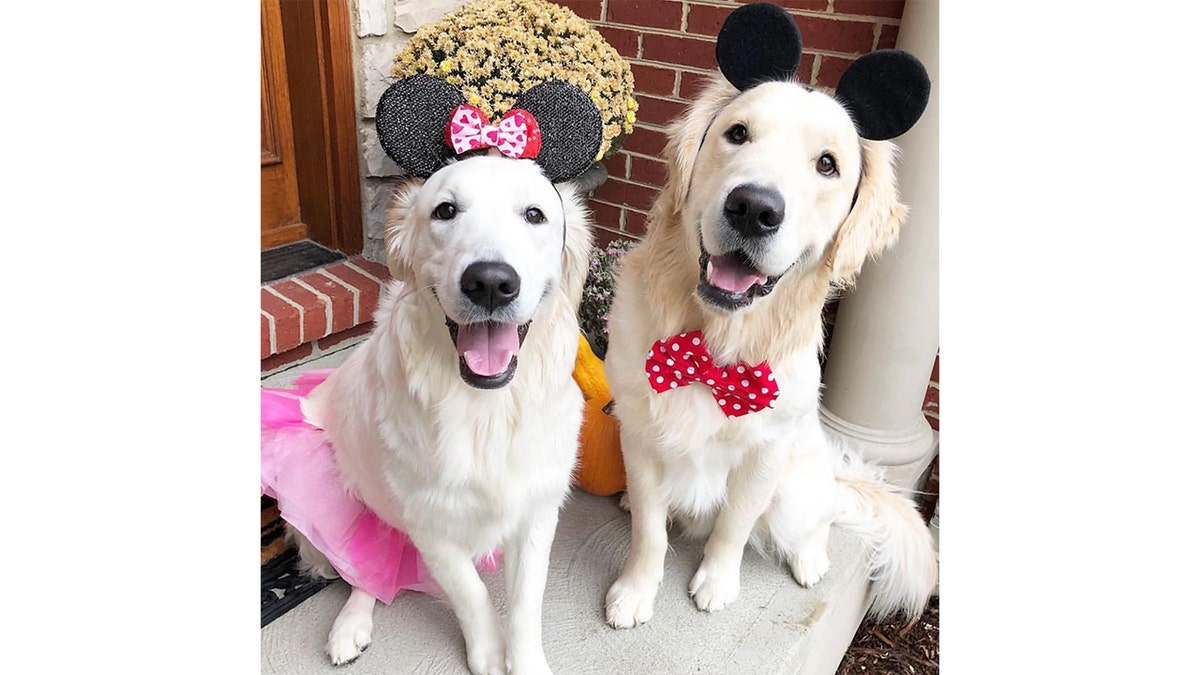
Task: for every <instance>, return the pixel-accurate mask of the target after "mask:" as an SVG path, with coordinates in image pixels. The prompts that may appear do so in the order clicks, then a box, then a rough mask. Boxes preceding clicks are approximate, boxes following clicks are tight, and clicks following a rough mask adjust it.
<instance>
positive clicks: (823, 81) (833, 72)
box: [817, 54, 854, 89]
mask: <svg viewBox="0 0 1200 675" xmlns="http://www.w3.org/2000/svg"><path fill="white" fill-rule="evenodd" d="M851 63H854V59H843V58H841V57H840V56H829V55H828V54H822V55H821V69H820V70H818V71H817V86H820V87H829V88H830V89H834V88H837V83H838V80H840V79H841V78H842V73H845V72H846V69H847V68H849V67H850V64H851Z"/></svg>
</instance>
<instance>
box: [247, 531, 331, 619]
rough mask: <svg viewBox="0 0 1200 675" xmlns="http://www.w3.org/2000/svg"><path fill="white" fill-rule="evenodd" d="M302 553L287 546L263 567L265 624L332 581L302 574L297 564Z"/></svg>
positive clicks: (263, 611)
mask: <svg viewBox="0 0 1200 675" xmlns="http://www.w3.org/2000/svg"><path fill="white" fill-rule="evenodd" d="M299 561H300V553H299V552H298V551H297V550H296V549H295V548H288V549H287V550H285V551H284V552H283V553H282V554H281V555H279V556H276V557H275V558H273V559H272V560H271V562H269V563H267V564H266V565H263V566H262V626H259V627H260V628H262V627H265V626H266V625H267V624H269V623H271V622H272V621H274V620H275V619H278V618H279V617H281V616H283V615H284V614H286V613H287V612H288V611H289V610H291V609H292V608H294V607H296V606H297V605H299V604H300V603H302V602H304V601H305V600H307V599H309V598H311V597H312V596H314V595H316V594H317V591H319V590H321V589H323V588H325V587H326V586H328V585H329V584H331V583H333V582H332V581H331V580H328V579H314V578H312V577H310V576H308V575H307V574H302V573H300V571H299V570H298V569H297V567H296V565H297V563H299Z"/></svg>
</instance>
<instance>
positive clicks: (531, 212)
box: [525, 206, 546, 225]
mask: <svg viewBox="0 0 1200 675" xmlns="http://www.w3.org/2000/svg"><path fill="white" fill-rule="evenodd" d="M525 222H527V223H529V224H530V225H541V224H542V223H544V222H546V214H544V213H542V210H541V209H539V208H537V207H535V206H531V207H529V208H527V209H525Z"/></svg>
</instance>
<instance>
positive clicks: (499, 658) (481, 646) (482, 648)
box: [467, 639, 508, 675]
mask: <svg viewBox="0 0 1200 675" xmlns="http://www.w3.org/2000/svg"><path fill="white" fill-rule="evenodd" d="M467 667H468V668H470V669H471V675H505V674H506V673H507V672H508V668H507V667H506V665H505V662H504V641H503V640H495V639H491V640H476V641H475V644H471V645H467Z"/></svg>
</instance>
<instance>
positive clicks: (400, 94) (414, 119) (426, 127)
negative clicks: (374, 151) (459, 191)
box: [375, 75, 467, 178]
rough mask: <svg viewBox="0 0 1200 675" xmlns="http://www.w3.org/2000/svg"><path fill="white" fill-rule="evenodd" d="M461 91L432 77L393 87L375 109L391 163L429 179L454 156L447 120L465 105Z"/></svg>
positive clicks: (379, 130)
mask: <svg viewBox="0 0 1200 675" xmlns="http://www.w3.org/2000/svg"><path fill="white" fill-rule="evenodd" d="M466 102H467V100H466V98H465V97H464V96H463V94H462V92H461V91H459V90H458V89H455V88H454V87H453V86H451V85H450V83H449V82H446V81H445V80H443V79H441V78H438V77H434V76H432V75H414V76H412V77H408V78H405V79H403V80H400V81H399V82H396V83H394V84H392V85H391V86H390V87H388V88H387V91H385V92H383V96H382V97H380V99H379V105H378V106H376V108H375V129H376V131H378V132H379V144H380V145H382V146H383V151H384V152H386V153H387V156H388V157H391V158H392V161H394V162H396V164H397V165H399V166H400V168H402V169H404V170H405V171H407V172H408V173H409V174H411V175H413V176H417V177H419V178H428V177H429V176H430V175H432V174H433V172H434V171H437V170H438V169H439V168H441V167H442V166H444V165H445V164H446V162H448V161H449V160H450V158H452V157H454V149H453V148H451V147H450V146H449V145H447V144H446V141H445V140H444V139H445V133H444V132H445V129H446V121H447V120H449V119H450V116H451V115H452V114H453V113H454V110H455V108H457V107H458V106H460V105H462V104H464V103H466Z"/></svg>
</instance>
